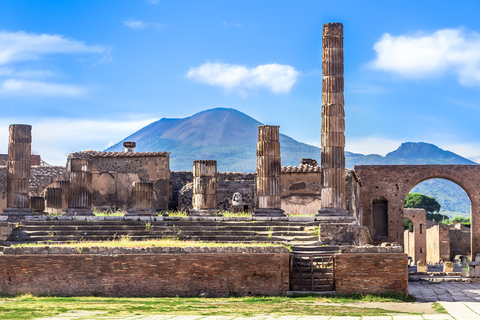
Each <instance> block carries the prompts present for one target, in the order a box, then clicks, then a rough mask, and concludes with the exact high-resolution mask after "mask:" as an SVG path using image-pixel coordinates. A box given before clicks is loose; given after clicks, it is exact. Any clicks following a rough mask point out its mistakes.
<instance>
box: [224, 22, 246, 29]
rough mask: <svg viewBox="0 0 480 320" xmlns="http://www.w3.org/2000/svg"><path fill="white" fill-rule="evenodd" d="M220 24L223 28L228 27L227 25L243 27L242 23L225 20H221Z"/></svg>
mask: <svg viewBox="0 0 480 320" xmlns="http://www.w3.org/2000/svg"><path fill="white" fill-rule="evenodd" d="M222 25H223V26H224V27H225V28H228V27H234V28H242V27H243V25H242V24H240V23H236V22H226V21H223V22H222Z"/></svg>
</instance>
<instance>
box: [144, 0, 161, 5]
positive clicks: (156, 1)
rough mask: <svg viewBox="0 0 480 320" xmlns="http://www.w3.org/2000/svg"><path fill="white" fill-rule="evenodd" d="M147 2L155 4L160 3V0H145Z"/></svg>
mask: <svg viewBox="0 0 480 320" xmlns="http://www.w3.org/2000/svg"><path fill="white" fill-rule="evenodd" d="M147 2H148V4H154V5H157V4H159V3H160V0H147Z"/></svg>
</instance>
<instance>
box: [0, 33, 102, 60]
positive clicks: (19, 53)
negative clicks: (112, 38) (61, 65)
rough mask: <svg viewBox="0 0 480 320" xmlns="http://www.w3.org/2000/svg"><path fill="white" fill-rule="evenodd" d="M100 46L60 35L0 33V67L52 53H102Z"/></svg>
mask: <svg viewBox="0 0 480 320" xmlns="http://www.w3.org/2000/svg"><path fill="white" fill-rule="evenodd" d="M107 51H108V49H107V48H105V47H102V46H88V45H86V44H84V43H83V42H81V41H77V40H70V39H66V38H64V37H63V36H62V35H57V34H54V35H50V34H36V33H26V32H23V31H19V32H7V31H0V65H6V64H8V63H13V62H17V61H25V60H35V59H39V57H40V56H42V55H45V54H54V53H79V52H80V53H81V52H84V53H104V52H107Z"/></svg>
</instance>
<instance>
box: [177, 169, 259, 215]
mask: <svg viewBox="0 0 480 320" xmlns="http://www.w3.org/2000/svg"><path fill="white" fill-rule="evenodd" d="M170 177H171V182H172V190H173V192H172V193H173V194H172V196H171V203H173V205H172V206H170V208H171V209H176V210H180V211H190V210H191V208H192V195H193V183H192V181H193V174H192V172H191V171H172V172H171V173H170ZM217 178H218V185H217V199H218V206H217V209H219V210H230V206H231V205H232V197H233V194H234V193H235V192H240V193H241V194H242V197H243V202H244V203H246V204H249V205H250V207H251V208H253V205H254V197H255V195H254V188H255V174H253V173H242V172H218V173H217ZM175 199H176V201H175Z"/></svg>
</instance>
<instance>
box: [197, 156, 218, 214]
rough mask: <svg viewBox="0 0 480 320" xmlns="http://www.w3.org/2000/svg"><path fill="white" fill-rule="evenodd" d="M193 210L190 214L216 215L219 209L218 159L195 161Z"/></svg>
mask: <svg viewBox="0 0 480 320" xmlns="http://www.w3.org/2000/svg"><path fill="white" fill-rule="evenodd" d="M192 205H193V210H192V211H191V212H190V215H214V214H216V213H218V209H217V205H218V202H217V161H215V160H195V161H193V197H192Z"/></svg>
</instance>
